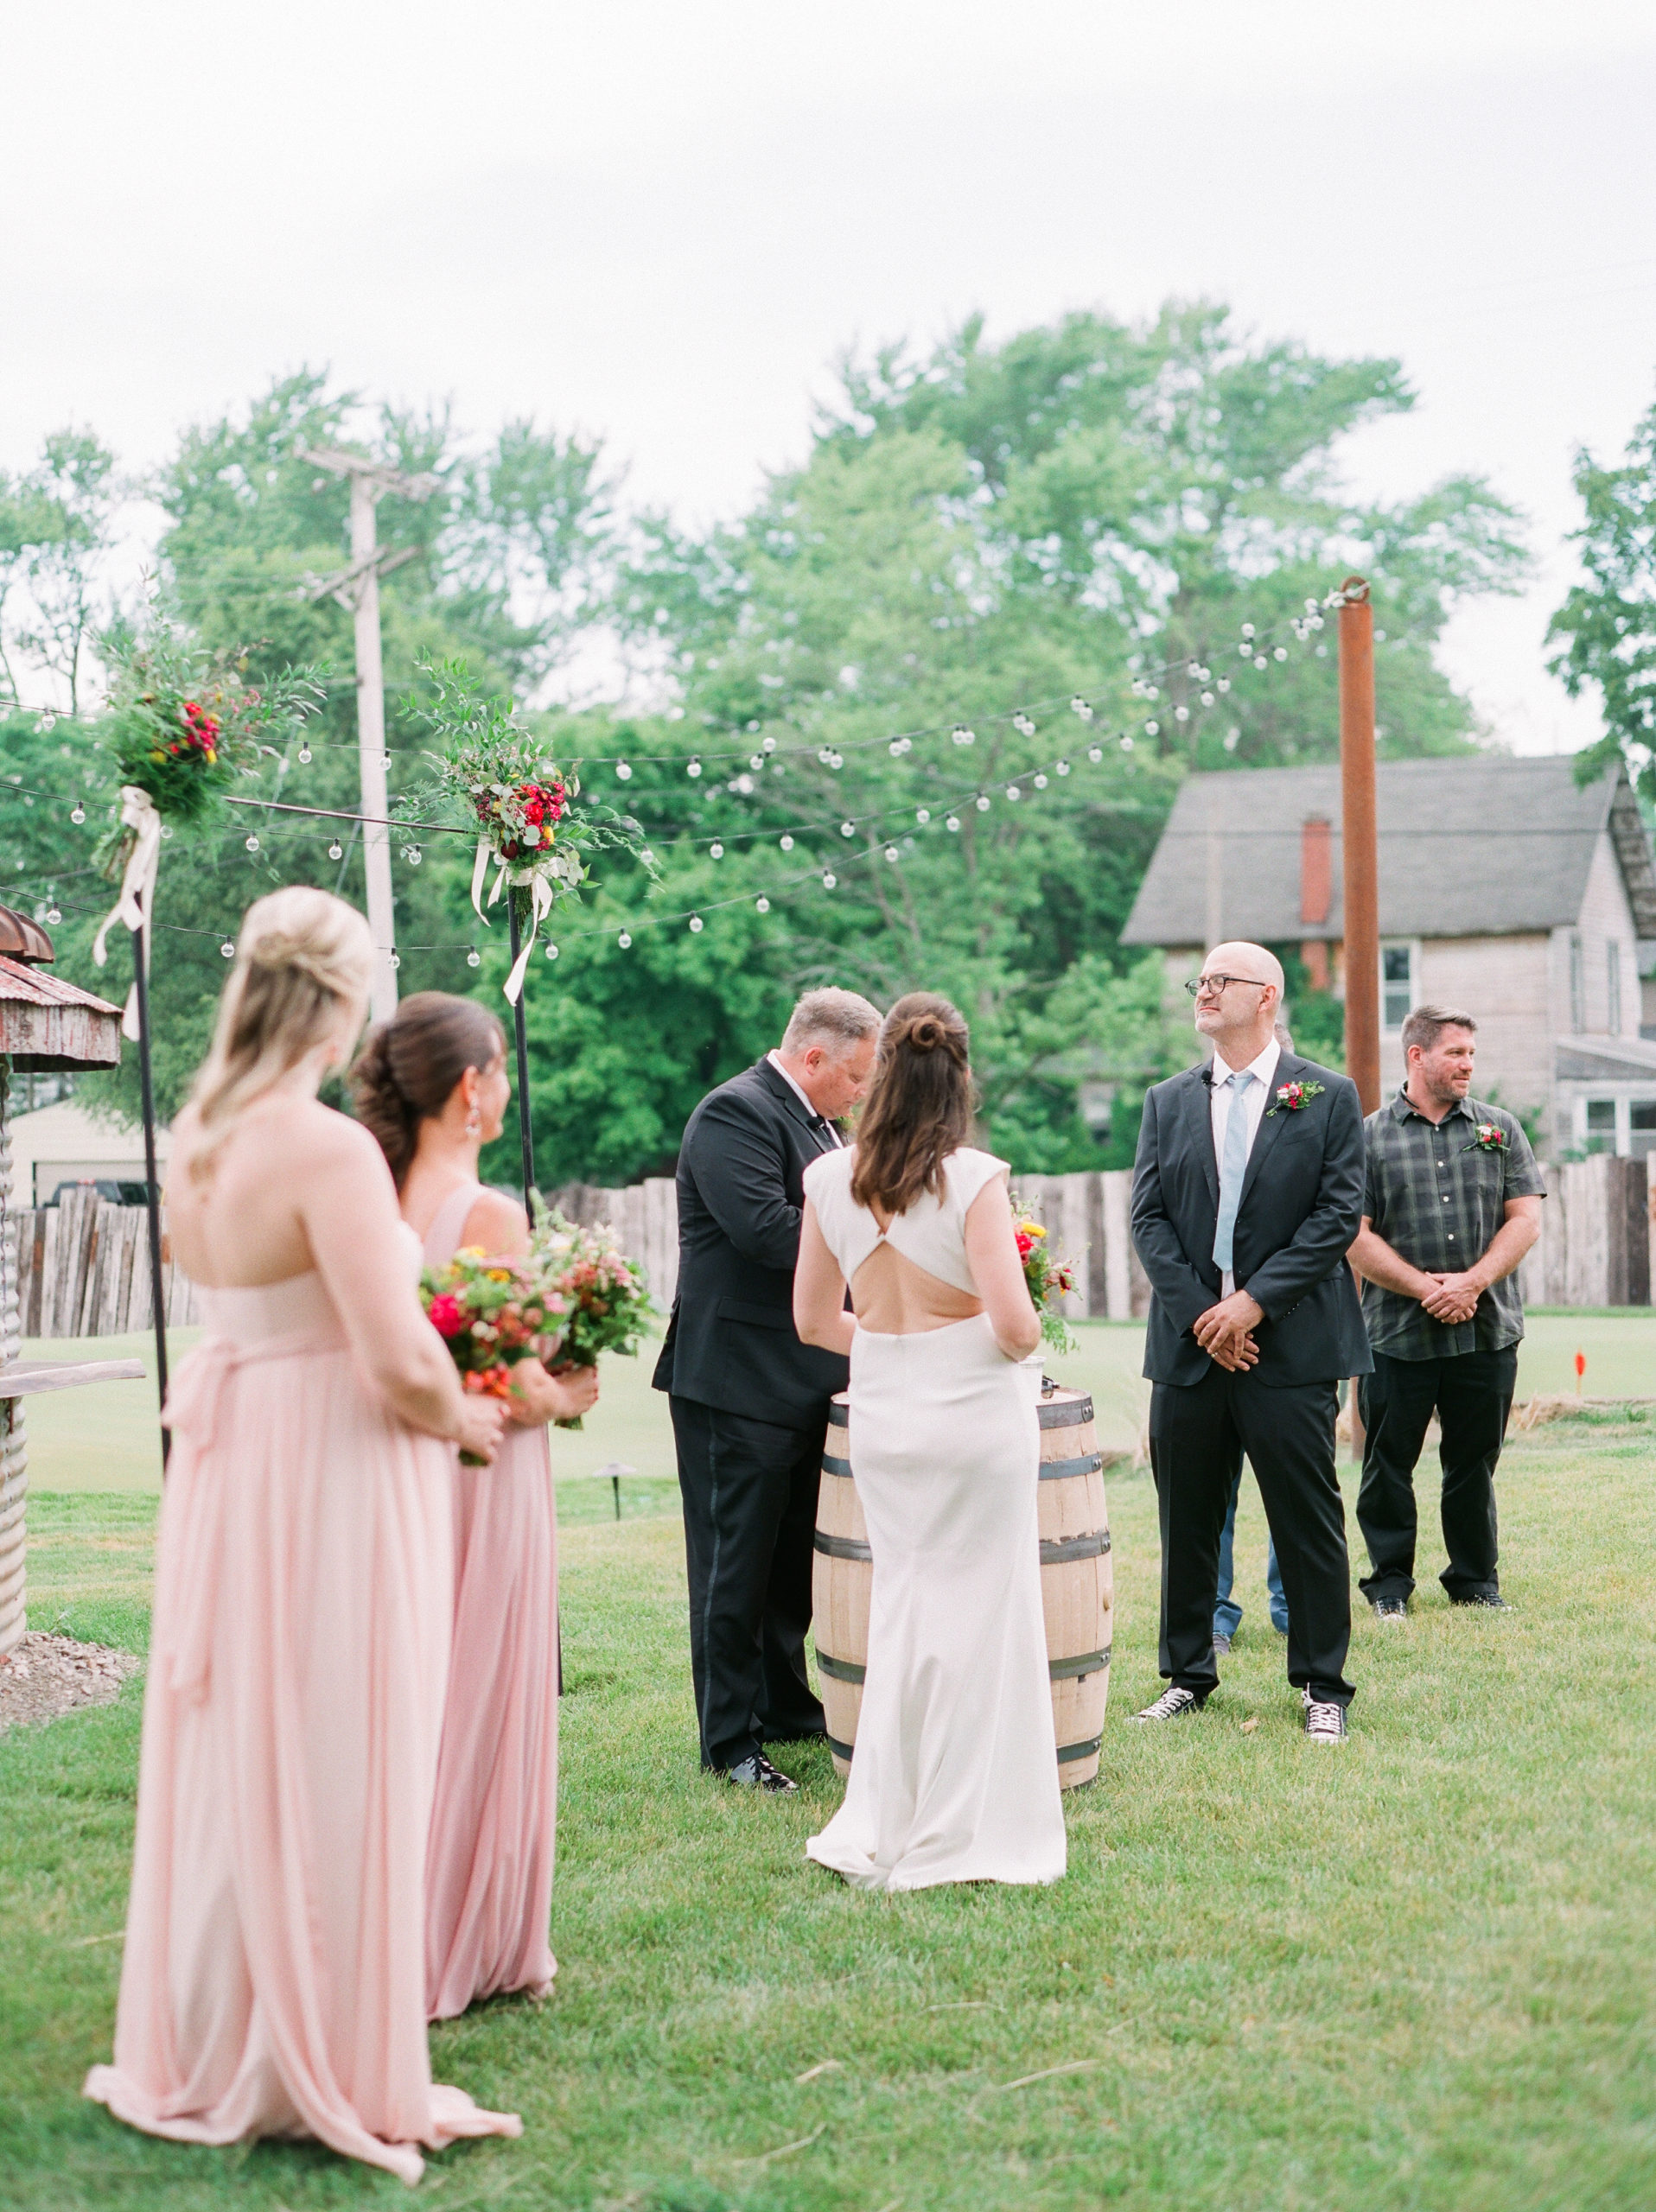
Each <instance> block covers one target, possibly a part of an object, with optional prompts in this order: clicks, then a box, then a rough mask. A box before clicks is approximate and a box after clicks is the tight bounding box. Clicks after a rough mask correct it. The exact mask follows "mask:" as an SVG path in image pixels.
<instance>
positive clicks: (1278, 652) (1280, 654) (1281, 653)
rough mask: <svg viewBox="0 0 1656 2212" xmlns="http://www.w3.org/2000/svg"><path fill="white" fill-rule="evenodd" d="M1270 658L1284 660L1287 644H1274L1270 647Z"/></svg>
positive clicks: (1286, 654)
mask: <svg viewBox="0 0 1656 2212" xmlns="http://www.w3.org/2000/svg"><path fill="white" fill-rule="evenodd" d="M1271 658H1272V660H1286V659H1287V658H1288V648H1287V646H1286V645H1277V646H1274V647H1273V648H1272V650H1271Z"/></svg>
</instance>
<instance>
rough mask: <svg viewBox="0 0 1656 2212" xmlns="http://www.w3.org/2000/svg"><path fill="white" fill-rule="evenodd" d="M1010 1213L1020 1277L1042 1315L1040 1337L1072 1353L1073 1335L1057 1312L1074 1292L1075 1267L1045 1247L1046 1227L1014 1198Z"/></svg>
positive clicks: (1061, 1349)
mask: <svg viewBox="0 0 1656 2212" xmlns="http://www.w3.org/2000/svg"><path fill="white" fill-rule="evenodd" d="M1012 1214H1013V1228H1014V1230H1015V1231H1016V1236H1017V1240H1018V1257H1019V1259H1021V1260H1022V1262H1023V1280H1024V1281H1025V1282H1026V1283H1027V1284H1028V1285H1029V1296H1030V1298H1031V1299H1032V1300H1034V1302H1035V1312H1036V1313H1038V1314H1039V1315H1040V1316H1041V1337H1042V1338H1043V1340H1044V1341H1045V1342H1046V1344H1048V1345H1049V1346H1050V1347H1051V1349H1052V1350H1053V1351H1055V1352H1058V1353H1060V1355H1061V1354H1063V1353H1067V1352H1072V1351H1074V1349H1075V1338H1074V1335H1073V1332H1072V1331H1071V1329H1070V1327H1069V1325H1068V1323H1067V1321H1066V1320H1065V1319H1064V1317H1063V1314H1062V1313H1061V1312H1060V1308H1059V1300H1060V1299H1065V1298H1068V1297H1071V1296H1073V1293H1074V1289H1075V1269H1074V1267H1073V1263H1072V1262H1070V1261H1068V1260H1059V1259H1054V1256H1053V1255H1052V1253H1051V1252H1050V1251H1049V1250H1048V1247H1047V1232H1046V1230H1044V1229H1043V1228H1042V1227H1041V1224H1040V1223H1039V1222H1038V1221H1036V1220H1035V1218H1034V1217H1033V1216H1032V1215H1031V1214H1029V1211H1027V1209H1026V1208H1024V1207H1023V1206H1022V1205H1019V1204H1018V1203H1017V1201H1016V1198H1015V1199H1014V1200H1013V1203H1012Z"/></svg>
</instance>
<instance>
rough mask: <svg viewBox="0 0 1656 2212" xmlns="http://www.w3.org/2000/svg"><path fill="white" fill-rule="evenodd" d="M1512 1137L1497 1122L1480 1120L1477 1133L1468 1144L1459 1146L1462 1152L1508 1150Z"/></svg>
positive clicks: (1510, 1147)
mask: <svg viewBox="0 0 1656 2212" xmlns="http://www.w3.org/2000/svg"><path fill="white" fill-rule="evenodd" d="M1461 1149H1462V1152H1510V1151H1511V1149H1512V1139H1511V1138H1510V1137H1509V1136H1508V1135H1507V1134H1506V1130H1505V1129H1503V1128H1502V1127H1501V1126H1500V1122H1479V1124H1478V1133H1477V1135H1476V1136H1474V1138H1473V1140H1472V1141H1471V1143H1470V1144H1463V1145H1462V1147H1461Z"/></svg>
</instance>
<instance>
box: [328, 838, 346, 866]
mask: <svg viewBox="0 0 1656 2212" xmlns="http://www.w3.org/2000/svg"><path fill="white" fill-rule="evenodd" d="M344 858H345V848H344V846H343V845H341V842H340V841H339V839H338V838H337V837H335V838H334V842H333V843H332V844H331V845H330V846H329V847H328V859H329V860H330V861H342V860H343V859H344Z"/></svg>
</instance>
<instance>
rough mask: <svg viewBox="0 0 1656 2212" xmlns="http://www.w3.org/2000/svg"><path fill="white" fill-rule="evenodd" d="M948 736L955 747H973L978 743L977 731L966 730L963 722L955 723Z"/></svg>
mask: <svg viewBox="0 0 1656 2212" xmlns="http://www.w3.org/2000/svg"><path fill="white" fill-rule="evenodd" d="M949 735H950V736H951V737H952V739H953V740H954V741H955V743H956V744H957V745H975V744H976V743H977V742H978V733H977V731H976V730H975V729H968V728H966V726H965V723H964V722H957V723H956V724H955V726H954V728H952V730H951V731H950V732H949Z"/></svg>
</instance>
